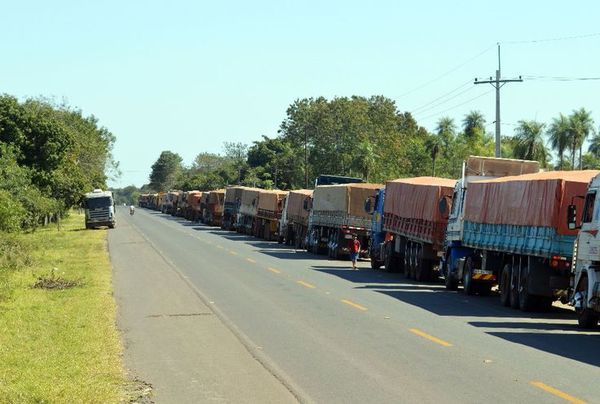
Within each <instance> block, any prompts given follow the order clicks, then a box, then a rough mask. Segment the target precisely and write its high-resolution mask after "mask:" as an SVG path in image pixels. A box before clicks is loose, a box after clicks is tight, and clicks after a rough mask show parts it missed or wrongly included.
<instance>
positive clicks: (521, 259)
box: [445, 170, 598, 311]
mask: <svg viewBox="0 0 600 404" xmlns="http://www.w3.org/2000/svg"><path fill="white" fill-rule="evenodd" d="M596 174H598V171H592V170H587V171H550V172H539V173H535V174H523V175H517V176H508V177H501V178H496V179H491V180H479V181H472V182H469V184H468V192H467V193H466V195H465V197H464V202H463V206H462V215H460V216H459V217H460V218H461V219H460V220H462V221H463V224H462V237H461V239H460V241H459V243H454V242H450V243H448V244H447V249H446V253H445V261H446V263H445V265H446V268H447V271H446V273H447V274H448V278H449V279H450V280H447V282H446V285H447V286H449V288H450V289H454V288H456V284H457V282H459V281H462V284H463V290H464V293H465V294H475V293H479V294H482V295H487V294H489V293H490V290H491V288H492V287H493V286H494V285H495V284H498V286H499V290H500V300H501V302H502V304H503V305H506V306H511V307H513V308H520V309H521V310H523V311H529V310H532V309H534V308H539V309H542V310H543V309H548V308H549V307H550V306H551V305H552V302H553V301H555V300H561V301H563V302H565V303H566V302H567V301H568V290H569V281H570V276H571V264H572V258H573V245H574V241H575V237H576V235H577V230H575V229H569V228H568V226H567V223H566V221H565V220H564V218H565V217H566V214H567V210H568V206H569V204H571V203H572V201H573V200H574V199H575V198H576V196H578V195H583V194H585V190H586V188H587V185H588V183H589V182H590V180H591V179H592V178H593V177H594V176H595V175H596ZM575 204H576V205H579V206H578V207H579V208H581V207H582V205H583V202H582V201H581V200H575ZM457 211H458V210H457Z"/></svg>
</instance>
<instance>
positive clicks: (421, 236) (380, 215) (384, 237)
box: [365, 177, 456, 281]
mask: <svg viewBox="0 0 600 404" xmlns="http://www.w3.org/2000/svg"><path fill="white" fill-rule="evenodd" d="M455 184H456V181H455V180H449V179H446V178H437V177H416V178H403V179H397V180H393V181H388V182H386V185H385V189H380V190H379V191H378V192H377V195H376V197H375V199H374V200H369V201H367V204H366V205H367V206H365V208H366V209H367V210H370V209H373V215H372V221H373V222H372V226H373V227H372V240H371V244H370V246H369V248H370V253H371V266H372V267H373V268H379V267H380V266H381V265H384V267H385V269H386V270H387V271H399V270H403V271H404V274H405V275H406V276H407V277H408V278H415V279H416V280H418V281H428V280H431V279H432V277H433V275H434V267H436V265H437V262H438V261H439V254H440V253H441V252H442V251H443V246H444V234H445V232H446V223H447V218H445V217H443V216H442V215H441V214H440V212H439V207H438V205H439V201H440V200H446V199H449V198H450V197H451V196H452V191H453V189H454V185H455Z"/></svg>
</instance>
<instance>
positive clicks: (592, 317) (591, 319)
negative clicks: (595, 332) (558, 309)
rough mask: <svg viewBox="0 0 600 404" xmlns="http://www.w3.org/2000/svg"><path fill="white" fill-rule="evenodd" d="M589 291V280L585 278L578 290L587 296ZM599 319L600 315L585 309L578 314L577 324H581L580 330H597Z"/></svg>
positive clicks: (582, 279)
mask: <svg viewBox="0 0 600 404" xmlns="http://www.w3.org/2000/svg"><path fill="white" fill-rule="evenodd" d="M587 289H588V278H587V276H584V277H582V278H581V281H580V282H579V286H578V287H577V290H578V291H579V292H585V294H586V295H587ZM585 304H587V301H586V302H585ZM598 317H599V315H598V313H596V312H594V311H593V310H591V309H588V308H584V309H582V310H580V311H579V312H578V313H577V323H578V324H579V327H580V328H587V329H590V328H596V326H597V325H598Z"/></svg>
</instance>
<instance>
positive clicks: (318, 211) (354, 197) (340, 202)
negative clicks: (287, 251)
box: [306, 183, 382, 259]
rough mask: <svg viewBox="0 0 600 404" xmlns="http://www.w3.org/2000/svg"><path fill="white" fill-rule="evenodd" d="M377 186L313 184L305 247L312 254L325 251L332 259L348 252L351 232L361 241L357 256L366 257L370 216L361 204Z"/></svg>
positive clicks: (365, 184)
mask: <svg viewBox="0 0 600 404" xmlns="http://www.w3.org/2000/svg"><path fill="white" fill-rule="evenodd" d="M381 187H382V185H381V184H368V183H352V184H341V185H322V186H318V187H316V188H315V190H314V192H313V200H312V210H311V211H310V215H309V218H308V238H307V245H306V249H307V250H308V251H309V252H313V253H314V254H322V253H325V252H327V255H328V256H329V257H331V258H334V259H335V258H338V257H340V256H344V255H348V254H349V243H350V240H351V239H352V236H353V235H354V234H355V235H356V236H357V237H358V240H359V241H360V243H361V248H362V250H361V256H363V257H365V256H368V247H367V246H368V236H369V231H370V229H371V219H370V217H369V215H368V213H366V212H365V210H364V203H365V200H366V199H367V198H369V197H372V196H373V195H374V194H375V192H377V190H378V189H379V188H381Z"/></svg>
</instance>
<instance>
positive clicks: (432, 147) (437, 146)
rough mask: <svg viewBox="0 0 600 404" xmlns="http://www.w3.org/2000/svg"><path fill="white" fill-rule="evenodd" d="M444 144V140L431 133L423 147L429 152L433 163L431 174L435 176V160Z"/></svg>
mask: <svg viewBox="0 0 600 404" xmlns="http://www.w3.org/2000/svg"><path fill="white" fill-rule="evenodd" d="M443 146H444V140H443V139H442V137H441V136H439V135H431V136H429V137H428V138H427V140H426V141H425V148H426V149H427V151H428V152H429V155H430V156H431V161H432V163H433V168H432V170H431V176H432V177H435V160H436V159H437V156H438V154H439V153H440V150H441V149H442V148H443Z"/></svg>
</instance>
